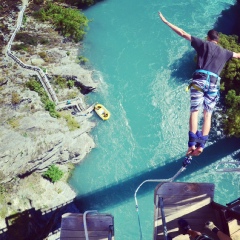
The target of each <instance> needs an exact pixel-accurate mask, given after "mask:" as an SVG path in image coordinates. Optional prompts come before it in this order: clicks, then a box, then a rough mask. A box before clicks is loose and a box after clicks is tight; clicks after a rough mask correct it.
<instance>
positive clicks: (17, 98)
mask: <svg viewBox="0 0 240 240" xmlns="http://www.w3.org/2000/svg"><path fill="white" fill-rule="evenodd" d="M20 101H21V98H20V95H19V94H18V93H17V92H12V99H11V103H12V104H13V105H16V104H19V103H20Z"/></svg>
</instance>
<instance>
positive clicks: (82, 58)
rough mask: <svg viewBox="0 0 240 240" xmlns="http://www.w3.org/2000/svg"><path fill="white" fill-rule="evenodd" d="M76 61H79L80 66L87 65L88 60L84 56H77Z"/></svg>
mask: <svg viewBox="0 0 240 240" xmlns="http://www.w3.org/2000/svg"><path fill="white" fill-rule="evenodd" d="M78 60H79V62H80V63H81V64H85V63H87V62H88V61H89V60H88V59H87V58H86V57H84V56H79V57H78Z"/></svg>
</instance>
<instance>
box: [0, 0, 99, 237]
mask: <svg viewBox="0 0 240 240" xmlns="http://www.w3.org/2000/svg"><path fill="white" fill-rule="evenodd" d="M25 2H26V1H25ZM1 4H2V5H1V9H0V11H1V14H2V15H1V16H2V17H1V24H2V26H3V25H4V28H2V29H1V32H0V34H1V36H0V40H1V41H0V44H1V54H0V59H1V66H0V73H1V77H0V91H1V96H0V112H1V114H0V122H1V125H0V206H1V210H0V227H2V228H4V227H6V222H7V221H6V219H7V218H9V216H11V215H12V214H16V212H18V213H21V212H23V211H28V210H29V209H35V210H36V209H38V210H39V209H48V208H53V207H56V206H59V205H61V204H64V203H66V202H68V201H70V200H72V199H74V197H75V193H74V191H72V190H71V189H70V187H69V186H68V185H66V184H65V183H64V182H60V183H57V184H53V183H50V182H49V181H47V180H46V179H43V178H42V177H41V172H43V171H45V170H46V169H47V168H48V167H49V166H50V165H52V164H57V165H58V166H59V167H60V168H61V169H62V170H63V171H64V172H65V176H64V181H66V179H67V177H68V175H69V163H73V164H75V163H79V162H80V161H81V160H83V159H84V157H85V156H86V155H87V154H88V153H89V152H90V150H91V149H92V148H94V147H95V144H94V141H93V139H92V138H91V136H90V135H89V133H90V131H91V129H92V128H93V127H94V126H95V123H94V122H93V121H91V119H90V117H91V116H92V114H93V113H91V112H90V113H88V114H83V115H81V114H79V115H78V116H75V115H74V117H73V115H71V113H72V111H73V109H67V108H65V110H64V111H62V112H64V114H65V116H66V115H67V116H68V118H66V117H65V118H64V117H60V118H53V117H51V116H50V114H49V112H48V111H46V110H45V106H44V104H43V102H42V100H41V96H40V95H39V94H38V93H37V92H35V91H31V90H30V89H29V88H27V87H26V82H28V81H29V80H30V79H32V78H33V77H34V75H36V74H35V72H34V71H31V70H28V69H24V68H22V67H21V66H19V64H17V63H16V62H14V61H13V59H11V58H9V56H7V54H6V46H7V44H8V41H9V39H10V37H11V34H12V33H13V31H14V26H16V23H17V17H18V13H19V9H21V1H3V2H2V3H1ZM25 14H26V15H25V16H26V19H25V21H24V24H23V26H22V27H21V29H20V31H19V32H20V33H22V36H25V37H24V39H25V40H26V39H32V41H33V43H34V44H32V43H31V42H29V44H25V43H26V41H24V40H23V39H21V38H19V39H17V38H16V39H15V40H14V42H13V45H12V46H11V51H12V53H13V54H14V55H15V56H16V57H17V58H19V59H20V60H21V61H22V62H23V63H26V64H28V65H34V66H38V67H41V68H42V69H44V71H47V73H48V74H49V76H59V77H60V78H61V76H62V75H74V76H76V77H77V79H79V80H80V81H81V84H82V85H84V86H90V87H93V88H95V87H96V85H97V84H96V83H95V82H94V81H93V79H92V71H91V70H88V69H86V68H83V67H81V66H80V65H79V63H78V58H77V57H78V56H79V54H80V52H81V45H80V44H75V43H72V42H71V41H68V40H66V39H64V38H63V37H61V36H59V35H58V33H57V32H56V31H54V29H53V28H52V27H51V26H49V25H47V24H42V23H38V22H36V21H35V20H34V18H32V17H31V14H30V12H29V10H28V8H27V10H26V13H25ZM34 41H35V42H34ZM23 43H24V44H23ZM19 46H22V47H19ZM61 80H62V78H61ZM56 82H57V81H56V79H55V78H54V77H51V78H50V84H51V85H52V86H53V89H54V91H55V92H56V94H57V97H58V99H59V101H62V102H64V101H67V100H68V99H69V98H76V97H78V99H81V106H82V109H86V108H87V107H88V106H87V104H86V103H85V101H84V95H82V94H81V91H80V90H79V88H78V87H75V86H71V88H66V87H62V86H61V85H59V83H56ZM69 118H70V120H71V121H74V122H75V123H77V124H78V127H76V128H74V130H73V129H72V128H71V127H69V122H68V120H69ZM54 214H55V213H54ZM25 235H26V233H25Z"/></svg>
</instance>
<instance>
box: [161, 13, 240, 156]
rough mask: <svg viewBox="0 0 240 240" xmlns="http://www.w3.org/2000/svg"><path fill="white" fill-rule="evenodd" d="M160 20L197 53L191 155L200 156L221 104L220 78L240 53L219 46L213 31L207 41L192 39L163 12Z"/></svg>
mask: <svg viewBox="0 0 240 240" xmlns="http://www.w3.org/2000/svg"><path fill="white" fill-rule="evenodd" d="M158 15H159V17H160V19H161V20H162V21H163V22H164V23H165V24H166V25H167V26H168V27H170V28H171V29H172V30H173V31H174V32H175V33H177V34H178V35H179V36H181V37H183V38H185V39H186V40H188V41H190V42H191V46H192V47H193V48H194V49H195V50H196V52H197V70H196V71H195V72H194V73H193V77H192V83H191V84H190V85H189V88H190V95H191V107H190V119H189V141H188V150H187V155H192V156H198V155H199V154H201V153H202V152H203V149H204V146H205V143H206V141H207V140H208V134H209V131H210V128H211V117H212V111H213V109H214V107H215V105H216V102H217V100H218V86H219V82H220V77H219V74H220V73H221V71H222V69H223V67H224V65H225V63H226V62H227V61H228V60H230V59H231V58H240V53H235V52H231V51H228V50H226V49H224V48H222V47H220V46H219V45H218V39H219V36H218V32H217V31H215V30H210V31H209V32H208V34H207V41H204V40H201V39H199V38H197V37H194V36H191V35H190V34H188V33H186V32H185V31H184V30H182V29H181V28H179V27H177V26H175V25H173V24H172V23H170V22H168V21H167V20H166V18H165V17H164V16H163V15H162V13H161V12H158ZM202 105H203V106H204V113H203V126H202V130H201V131H198V111H199V108H200V107H201V106H202Z"/></svg>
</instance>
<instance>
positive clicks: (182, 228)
mask: <svg viewBox="0 0 240 240" xmlns="http://www.w3.org/2000/svg"><path fill="white" fill-rule="evenodd" d="M178 227H179V232H180V233H181V234H183V235H185V234H187V231H188V230H189V229H191V228H190V226H189V224H188V222H187V221H186V220H184V219H182V218H181V219H179V220H178Z"/></svg>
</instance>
